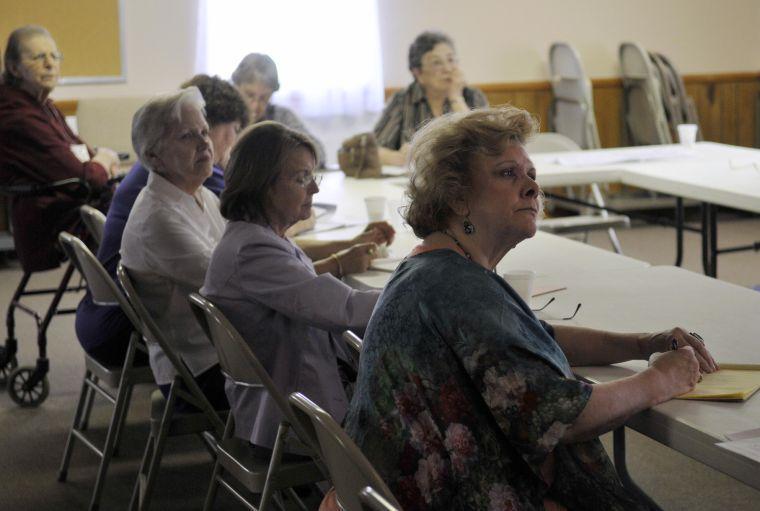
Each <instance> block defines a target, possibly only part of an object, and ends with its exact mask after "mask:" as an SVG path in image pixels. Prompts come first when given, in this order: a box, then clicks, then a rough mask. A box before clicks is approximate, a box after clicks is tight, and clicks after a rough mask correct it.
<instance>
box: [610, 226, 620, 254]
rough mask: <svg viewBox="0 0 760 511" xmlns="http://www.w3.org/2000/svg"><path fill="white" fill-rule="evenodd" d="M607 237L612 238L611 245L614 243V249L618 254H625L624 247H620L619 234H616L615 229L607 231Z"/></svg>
mask: <svg viewBox="0 0 760 511" xmlns="http://www.w3.org/2000/svg"><path fill="white" fill-rule="evenodd" d="M607 236H609V238H610V243H612V248H613V249H614V250H615V253H616V254H622V253H623V247H622V246H620V240H619V239H618V237H617V233H616V232H615V229H613V228H612V227H610V228H609V229H607Z"/></svg>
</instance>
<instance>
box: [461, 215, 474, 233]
mask: <svg viewBox="0 0 760 511" xmlns="http://www.w3.org/2000/svg"><path fill="white" fill-rule="evenodd" d="M462 228H463V229H464V233H465V234H466V235H468V236H471V235H473V234H475V226H474V225H473V224H472V222H470V219H469V218H468V217H464V222H462Z"/></svg>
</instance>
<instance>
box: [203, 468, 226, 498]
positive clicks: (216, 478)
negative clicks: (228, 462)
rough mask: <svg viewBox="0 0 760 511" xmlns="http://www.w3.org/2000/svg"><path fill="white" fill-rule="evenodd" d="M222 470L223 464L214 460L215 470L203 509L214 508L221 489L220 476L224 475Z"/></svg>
mask: <svg viewBox="0 0 760 511" xmlns="http://www.w3.org/2000/svg"><path fill="white" fill-rule="evenodd" d="M222 470H223V469H222V464H221V463H220V462H219V460H218V459H217V460H216V462H214V471H213V472H212V473H211V484H209V486H208V492H207V493H206V500H205V501H204V502H203V511H211V510H212V509H213V508H214V500H216V492H217V490H218V489H219V477H221V475H222Z"/></svg>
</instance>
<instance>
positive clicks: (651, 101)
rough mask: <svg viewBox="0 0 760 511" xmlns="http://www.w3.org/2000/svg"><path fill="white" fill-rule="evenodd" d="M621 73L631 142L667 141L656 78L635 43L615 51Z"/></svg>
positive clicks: (668, 137)
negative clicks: (617, 54) (617, 55)
mask: <svg viewBox="0 0 760 511" xmlns="http://www.w3.org/2000/svg"><path fill="white" fill-rule="evenodd" d="M618 53H619V55H620V71H621V73H622V75H623V110H624V116H625V125H626V129H627V131H628V137H629V140H630V142H631V145H652V144H670V143H672V142H673V139H672V137H671V136H670V128H669V126H668V120H667V118H666V115H665V108H664V107H663V103H662V92H661V90H662V89H661V87H662V85H661V83H660V79H659V78H658V76H657V71H656V70H655V68H654V64H652V60H651V59H650V57H649V53H648V52H647V51H646V50H645V49H644V48H642V47H641V46H639V45H638V44H636V43H622V44H621V45H620V49H619V51H618Z"/></svg>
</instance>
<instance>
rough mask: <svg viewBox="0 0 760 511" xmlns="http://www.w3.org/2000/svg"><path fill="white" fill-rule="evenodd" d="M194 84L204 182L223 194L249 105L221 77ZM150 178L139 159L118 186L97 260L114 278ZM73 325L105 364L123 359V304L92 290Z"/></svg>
mask: <svg viewBox="0 0 760 511" xmlns="http://www.w3.org/2000/svg"><path fill="white" fill-rule="evenodd" d="M191 86H195V87H198V89H199V90H200V92H201V95H202V96H203V99H204V101H205V104H206V106H205V116H206V122H208V124H209V138H210V139H211V145H212V147H213V150H214V160H213V166H212V171H211V176H209V177H208V178H207V179H206V180H205V181H204V182H203V185H204V186H205V187H206V188H208V189H209V190H211V191H212V192H214V193H215V194H216V195H219V194H220V193H221V192H222V189H223V188H224V167H225V166H226V163H227V160H229V156H230V150H231V149H232V144H233V143H234V142H235V139H236V137H237V134H238V133H239V131H240V129H241V128H242V127H243V126H245V125H247V124H248V109H247V107H246V105H245V103H244V102H243V98H241V97H240V94H239V93H238V91H237V89H235V87H233V86H232V85H230V84H229V83H227V82H226V81H224V80H222V79H221V78H218V77H211V76H207V75H197V76H194V77H193V78H191V79H190V80H188V81H187V82H185V83H184V84H182V87H183V88H187V87H191ZM147 182H148V169H147V168H146V167H145V165H143V163H142V162H139V161H138V162H137V163H135V165H134V166H133V167H132V170H130V171H129V173H128V174H127V176H126V177H125V178H124V180H123V181H122V182H121V184H119V187H118V188H117V189H116V193H115V194H114V196H113V200H112V201H111V207H110V209H109V210H108V217H107V219H106V226H105V232H104V236H103V242H102V243H101V245H100V248H99V249H98V260H99V261H100V262H101V263H102V264H103V266H104V267H105V269H106V271H108V273H109V274H110V275H111V277H112V278H113V279H114V280H116V267H117V266H118V264H119V261H120V260H121V255H120V254H119V248H120V247H121V238H122V234H123V233H124V226H125V225H126V223H127V218H128V217H129V213H130V211H132V206H133V204H134V202H135V199H137V195H138V194H139V193H140V190H142V189H143V188H144V187H145V184H146V183H147ZM75 326H76V332H77V338H78V339H79V342H80V343H81V344H82V347H83V348H84V349H85V351H86V352H87V353H89V354H90V355H92V356H93V357H95V358H96V359H97V360H99V361H100V362H101V363H104V364H109V365H121V364H122V363H123V362H124V357H125V355H126V353H127V346H128V345H129V337H130V334H131V332H132V324H131V323H130V321H129V319H128V318H127V317H126V315H125V314H124V313H123V312H122V311H121V308H119V307H118V306H110V305H97V304H95V303H93V301H92V295H90V293H89V292H88V293H87V294H86V295H85V296H84V298H82V301H81V302H80V303H79V307H77V315H76V323H75ZM139 354H140V353H138V355H139Z"/></svg>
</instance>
